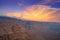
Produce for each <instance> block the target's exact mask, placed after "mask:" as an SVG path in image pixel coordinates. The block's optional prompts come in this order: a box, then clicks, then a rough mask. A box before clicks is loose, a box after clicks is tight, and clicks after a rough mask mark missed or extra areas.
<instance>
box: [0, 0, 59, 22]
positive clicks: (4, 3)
mask: <svg viewBox="0 0 60 40" xmlns="http://www.w3.org/2000/svg"><path fill="white" fill-rule="evenodd" d="M0 16H9V17H15V18H19V19H24V20H33V21H49V22H53V21H54V22H60V0H0Z"/></svg>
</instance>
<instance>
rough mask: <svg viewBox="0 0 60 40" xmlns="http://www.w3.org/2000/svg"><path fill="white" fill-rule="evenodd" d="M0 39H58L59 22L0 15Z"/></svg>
mask: <svg viewBox="0 0 60 40" xmlns="http://www.w3.org/2000/svg"><path fill="white" fill-rule="evenodd" d="M0 40H60V23H57V22H36V21H26V20H20V19H16V18H10V17H5V16H0Z"/></svg>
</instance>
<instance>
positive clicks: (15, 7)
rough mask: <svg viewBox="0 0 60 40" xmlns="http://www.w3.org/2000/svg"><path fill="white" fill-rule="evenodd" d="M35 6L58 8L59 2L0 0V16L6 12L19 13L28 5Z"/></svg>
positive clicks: (56, 0)
mask: <svg viewBox="0 0 60 40" xmlns="http://www.w3.org/2000/svg"><path fill="white" fill-rule="evenodd" d="M37 4H39V5H46V6H51V7H53V8H60V0H0V15H4V14H5V13H6V12H15V11H21V10H24V9H25V8H27V7H28V6H30V5H37Z"/></svg>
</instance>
